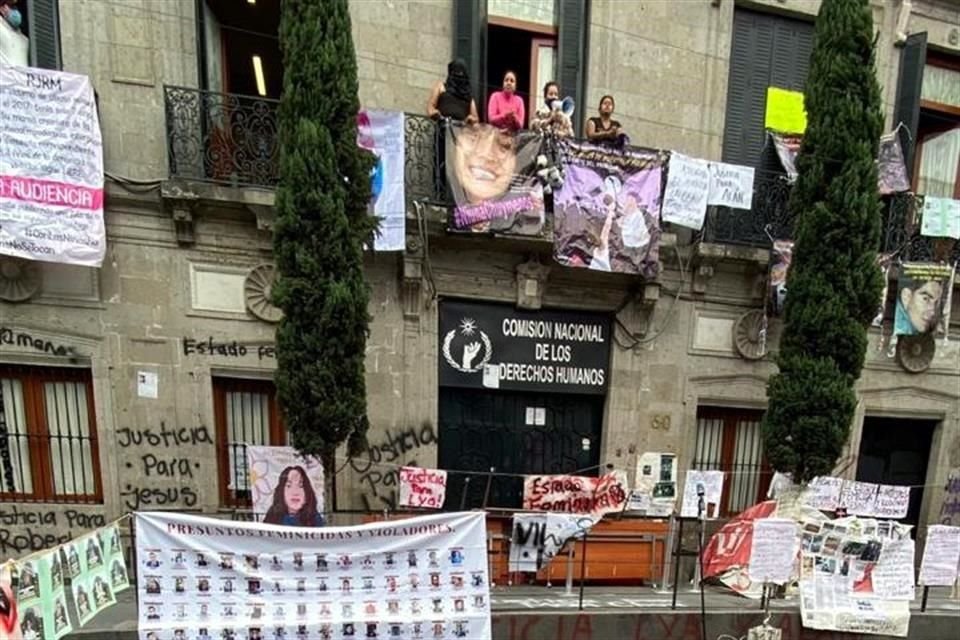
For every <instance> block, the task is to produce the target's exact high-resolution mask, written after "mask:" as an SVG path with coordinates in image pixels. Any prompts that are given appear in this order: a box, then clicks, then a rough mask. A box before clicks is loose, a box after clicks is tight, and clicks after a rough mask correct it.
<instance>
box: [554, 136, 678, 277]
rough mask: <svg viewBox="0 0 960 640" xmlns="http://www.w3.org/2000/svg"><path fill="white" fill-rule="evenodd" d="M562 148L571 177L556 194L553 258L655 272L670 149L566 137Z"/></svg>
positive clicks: (649, 274) (603, 267)
mask: <svg viewBox="0 0 960 640" xmlns="http://www.w3.org/2000/svg"><path fill="white" fill-rule="evenodd" d="M562 150H563V156H564V158H565V160H564V163H565V173H566V177H565V179H564V182H563V187H561V189H560V190H559V191H558V192H557V194H556V196H555V198H554V218H555V221H554V246H553V249H554V258H555V259H556V260H557V262H559V263H560V264H562V265H565V266H568V267H581V268H587V269H595V270H597V271H615V272H618V273H630V274H640V275H643V276H644V277H654V276H656V274H657V271H658V269H659V264H658V258H659V241H660V220H659V217H660V200H661V195H662V189H661V182H662V177H663V168H664V164H665V162H666V157H667V155H666V153H664V152H662V151H656V150H651V149H638V148H627V149H614V148H607V147H600V146H596V145H592V144H589V143H580V142H565V143H564V144H563V146H562Z"/></svg>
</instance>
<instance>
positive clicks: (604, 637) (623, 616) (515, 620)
mask: <svg viewBox="0 0 960 640" xmlns="http://www.w3.org/2000/svg"><path fill="white" fill-rule="evenodd" d="M135 593H136V592H135V590H134V589H129V590H127V591H125V592H123V593H121V594H120V597H119V599H118V602H117V604H116V605H115V606H113V607H111V608H110V609H108V610H106V611H104V612H103V613H101V614H100V615H99V616H97V617H96V618H94V619H93V620H92V621H91V622H90V624H88V625H87V626H86V627H84V628H83V629H81V630H80V631H78V632H76V633H73V634H71V635H69V636H67V638H68V639H72V640H135V639H136V637H137V634H136V627H137V620H136V615H137V613H136V602H135V600H136V598H135ZM920 593H921V589H917V594H918V598H917V599H916V600H915V601H914V602H913V604H912V606H911V609H912V618H911V621H910V635H909V639H910V640H950V639H951V638H957V637H958V636H960V632H958V628H960V600H957V599H956V598H954V599H952V600H951V599H948V596H949V589H931V590H930V598H929V600H928V602H927V611H926V612H925V613H920V599H919V595H920ZM705 594H706V609H707V634H708V638H710V640H714V639H715V638H717V636H719V635H721V634H729V635H731V636H733V637H734V638H740V637H742V636H745V635H746V633H747V629H749V628H750V627H752V626H755V625H758V624H760V623H761V622H763V618H764V615H763V612H762V611H761V609H760V602H759V601H758V600H748V599H746V598H742V597H739V596H736V595H734V594H732V593H730V592H724V591H720V590H717V589H715V588H712V587H710V588H708V589H707V590H706V592H705ZM671 597H672V596H671V594H670V593H659V592H657V591H656V590H654V589H651V588H649V587H587V588H586V589H585V590H584V600H583V611H582V612H581V611H580V610H579V592H578V590H577V589H576V588H574V589H573V593H572V594H571V595H566V594H565V592H564V587H563V586H562V585H560V586H559V587H557V586H554V587H553V588H551V589H548V588H546V587H542V586H532V587H531V586H517V587H508V586H502V587H500V586H498V587H493V588H492V589H491V603H492V606H493V637H494V640H699V638H700V594H699V592H694V591H692V590H691V589H690V587H689V585H684V586H683V587H681V589H680V590H679V592H678V598H677V608H676V610H671V608H670V604H671ZM770 622H771V624H773V625H774V626H777V627H778V628H780V629H782V630H783V640H883V639H884V638H887V636H874V635H862V636H861V635H858V634H849V633H835V632H830V631H815V630H808V629H803V628H802V626H801V624H800V610H799V603H798V602H797V600H796V599H788V600H773V601H772V602H771V620H770Z"/></svg>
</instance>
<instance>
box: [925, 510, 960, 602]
mask: <svg viewBox="0 0 960 640" xmlns="http://www.w3.org/2000/svg"><path fill="white" fill-rule="evenodd" d="M958 566H960V527H950V526H947V525H943V524H934V525H930V527H929V528H928V529H927V544H926V546H925V547H924V548H923V560H922V561H921V562H920V584H922V585H924V586H927V587H949V586H951V585H953V583H954V582H956V581H957V569H958Z"/></svg>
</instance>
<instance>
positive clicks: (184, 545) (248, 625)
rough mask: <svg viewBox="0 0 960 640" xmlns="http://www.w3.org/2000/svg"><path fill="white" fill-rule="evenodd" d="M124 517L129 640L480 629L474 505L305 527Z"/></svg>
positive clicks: (480, 539) (330, 638) (483, 590)
mask: <svg viewBox="0 0 960 640" xmlns="http://www.w3.org/2000/svg"><path fill="white" fill-rule="evenodd" d="M135 517H136V540H137V559H138V562H139V563H140V571H139V573H138V584H137V595H138V602H139V616H140V617H139V622H138V626H139V633H140V638H141V640H155V639H156V640H159V639H161V638H162V639H167V638H180V637H183V638H191V639H193V638H197V639H202V640H206V639H207V638H210V639H214V638H216V639H217V640H254V639H258V638H260V639H264V640H265V639H266V638H284V639H286V640H298V639H301V638H309V639H311V640H313V639H324V640H341V639H354V638H407V639H413V638H424V639H426V638H431V639H434V638H435V639H437V640H452V639H454V638H471V639H477V640H489V639H490V638H491V634H492V626H491V621H490V602H489V601H490V590H489V583H488V576H487V551H486V542H487V540H486V521H485V519H484V518H485V516H484V514H483V513H482V512H471V513H445V514H432V515H428V516H422V517H417V518H409V519H406V520H397V521H390V522H375V523H370V524H364V525H359V526H353V527H324V528H309V529H291V528H289V527H283V526H277V525H269V524H263V523H257V522H228V521H224V520H217V519H214V518H205V517H201V516H194V515H183V514H176V513H137V514H136V516H135ZM145 560H147V561H146V562H145Z"/></svg>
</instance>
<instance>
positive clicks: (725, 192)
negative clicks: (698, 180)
mask: <svg viewBox="0 0 960 640" xmlns="http://www.w3.org/2000/svg"><path fill="white" fill-rule="evenodd" d="M753 175H754V170H753V167H744V166H741V165H738V164H727V163H726V162H711V163H710V194H709V195H708V196H707V204H712V205H717V206H720V207H730V208H732V209H750V208H751V207H753Z"/></svg>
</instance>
